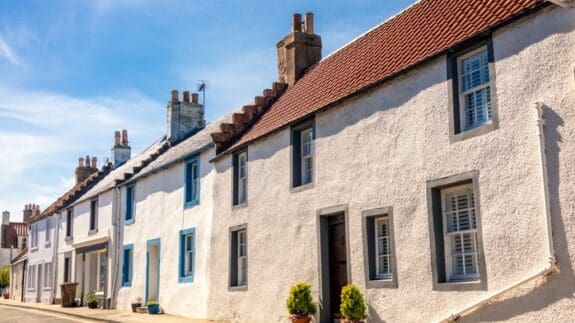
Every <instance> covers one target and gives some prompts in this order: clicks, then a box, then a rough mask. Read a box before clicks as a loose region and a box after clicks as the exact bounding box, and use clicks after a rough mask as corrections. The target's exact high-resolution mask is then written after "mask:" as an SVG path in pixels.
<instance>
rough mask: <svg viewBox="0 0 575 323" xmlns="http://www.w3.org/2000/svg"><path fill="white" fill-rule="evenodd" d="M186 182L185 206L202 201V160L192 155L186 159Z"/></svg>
mask: <svg viewBox="0 0 575 323" xmlns="http://www.w3.org/2000/svg"><path fill="white" fill-rule="evenodd" d="M184 173H185V174H184V176H185V183H184V207H185V208H187V207H190V206H193V205H196V204H198V203H199V202H200V160H199V158H198V157H192V158H190V159H188V160H186V164H185V172H184Z"/></svg>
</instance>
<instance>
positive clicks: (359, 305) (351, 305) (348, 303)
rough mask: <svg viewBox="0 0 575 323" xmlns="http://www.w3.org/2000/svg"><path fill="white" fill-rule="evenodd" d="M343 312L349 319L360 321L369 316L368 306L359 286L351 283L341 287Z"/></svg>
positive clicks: (341, 307)
mask: <svg viewBox="0 0 575 323" xmlns="http://www.w3.org/2000/svg"><path fill="white" fill-rule="evenodd" d="M339 310H340V311H341V314H342V315H343V316H344V317H346V318H347V319H348V320H352V321H353V322H359V321H360V320H362V319H365V318H367V306H365V301H364V300H363V295H362V294H361V291H360V290H359V288H357V286H355V285H352V284H349V285H346V286H344V287H343V288H342V289H341V305H340V307H339Z"/></svg>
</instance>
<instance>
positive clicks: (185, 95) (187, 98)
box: [183, 91, 190, 103]
mask: <svg viewBox="0 0 575 323" xmlns="http://www.w3.org/2000/svg"><path fill="white" fill-rule="evenodd" d="M183 101H184V102H186V103H190V91H184V98H183Z"/></svg>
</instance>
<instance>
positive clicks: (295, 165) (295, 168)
mask: <svg viewBox="0 0 575 323" xmlns="http://www.w3.org/2000/svg"><path fill="white" fill-rule="evenodd" d="M309 129H311V132H312V149H311V165H312V166H311V181H310V182H309V183H303V182H302V177H303V176H302V172H303V169H302V161H303V158H302V152H301V146H302V137H301V134H302V132H304V131H306V130H309ZM315 140H316V127H315V119H308V120H304V121H302V122H300V123H298V124H295V125H293V126H292V127H291V134H290V145H291V188H292V192H299V191H301V190H305V189H307V188H311V187H313V185H314V183H315V173H316V172H315V165H316V163H315V153H316V149H315V148H316V147H315V146H316V145H315Z"/></svg>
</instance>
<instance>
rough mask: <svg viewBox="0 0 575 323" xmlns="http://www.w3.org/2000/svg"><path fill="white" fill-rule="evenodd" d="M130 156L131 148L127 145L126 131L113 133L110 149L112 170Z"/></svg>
mask: <svg viewBox="0 0 575 323" xmlns="http://www.w3.org/2000/svg"><path fill="white" fill-rule="evenodd" d="M131 154H132V148H130V145H129V143H128V130H126V129H124V130H122V132H121V134H120V131H116V132H114V146H113V147H112V164H113V166H114V168H116V167H118V166H120V165H122V164H123V163H125V162H126V161H127V160H128V159H130V157H131Z"/></svg>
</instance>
